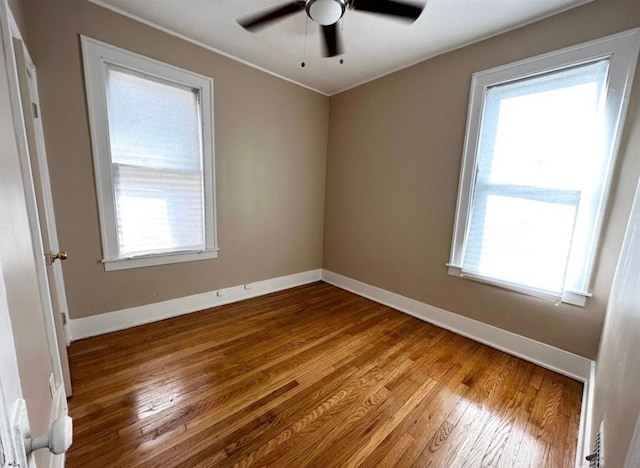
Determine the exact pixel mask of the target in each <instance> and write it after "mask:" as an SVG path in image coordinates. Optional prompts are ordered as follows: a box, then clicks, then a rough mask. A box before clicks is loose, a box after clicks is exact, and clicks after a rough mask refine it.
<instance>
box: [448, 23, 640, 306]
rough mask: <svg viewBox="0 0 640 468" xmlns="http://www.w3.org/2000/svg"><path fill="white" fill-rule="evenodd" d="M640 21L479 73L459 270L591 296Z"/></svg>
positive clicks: (453, 270)
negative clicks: (636, 26)
mask: <svg viewBox="0 0 640 468" xmlns="http://www.w3.org/2000/svg"><path fill="white" fill-rule="evenodd" d="M639 48H640V30H637V29H636V30H633V31H629V32H626V33H621V34H618V35H615V36H610V37H607V38H604V39H600V40H597V41H593V42H590V43H587V44H583V45H580V46H576V47H572V48H569V49H564V50H561V51H558V52H553V53H551V54H546V55H543V56H540V57H536V58H533V59H530V60H525V61H522V62H518V63H514V64H511V65H506V66H503V67H499V68H494V69H491V70H488V71H484V72H480V73H476V74H474V75H473V80H472V85H471V99H470V104H469V117H468V122H467V133H466V139H465V150H464V156H463V168H462V174H461V179H460V186H459V191H458V207H457V211H456V220H455V226H454V236H453V243H452V252H451V260H450V263H449V264H448V267H449V273H450V274H453V275H457V276H464V277H465V278H470V279H473V280H478V281H482V282H487V283H491V284H494V285H498V286H502V287H505V288H509V289H513V290H516V291H520V292H524V293H528V294H532V295H536V296H541V297H549V298H553V299H555V300H557V301H563V302H567V303H571V304H575V305H584V304H585V301H586V298H587V297H588V296H589V295H590V294H589V292H588V288H589V283H590V278H591V270H592V267H593V262H594V257H595V254H596V248H597V245H598V239H599V234H600V230H601V224H602V219H603V212H604V208H605V206H606V198H607V192H608V188H609V183H610V178H611V174H612V171H613V167H614V163H615V154H616V152H617V147H618V142H619V136H620V131H621V129H622V123H623V119H624V111H625V108H626V103H627V99H628V95H629V92H630V88H631V80H632V79H633V74H634V70H635V62H636V59H637V56H638V49H639Z"/></svg>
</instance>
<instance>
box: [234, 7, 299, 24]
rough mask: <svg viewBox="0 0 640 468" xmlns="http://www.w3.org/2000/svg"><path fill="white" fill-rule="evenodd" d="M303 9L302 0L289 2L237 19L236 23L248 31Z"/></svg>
mask: <svg viewBox="0 0 640 468" xmlns="http://www.w3.org/2000/svg"><path fill="white" fill-rule="evenodd" d="M301 10H304V2H303V1H297V2H293V3H289V4H287V5H283V6H279V7H277V8H274V9H271V10H267V11H265V12H263V13H260V14H259V15H253V16H249V17H247V18H244V19H242V20H238V24H239V25H240V26H242V27H243V28H245V29H248V30H249V31H252V30H255V29H258V28H260V27H262V26H267V25H268V23H270V22H272V21H276V20H279V19H282V18H284V17H286V16H289V15H292V14H294V13H298V12H299V11H301Z"/></svg>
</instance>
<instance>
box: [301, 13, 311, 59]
mask: <svg viewBox="0 0 640 468" xmlns="http://www.w3.org/2000/svg"><path fill="white" fill-rule="evenodd" d="M308 31H309V17H308V16H307V17H306V19H305V22H304V46H303V49H302V63H301V64H300V66H301V67H302V68H304V67H305V65H306V63H305V62H304V58H305V57H306V56H307V32H308Z"/></svg>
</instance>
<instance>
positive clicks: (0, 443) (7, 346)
mask: <svg viewBox="0 0 640 468" xmlns="http://www.w3.org/2000/svg"><path fill="white" fill-rule="evenodd" d="M15 424H19V425H20V426H22V427H23V430H26V432H28V424H29V423H28V421H27V419H26V412H25V405H24V400H23V399H22V391H21V386H20V375H19V374H18V361H17V359H16V350H15V346H14V342H13V331H12V328H11V319H10V317H9V307H8V305H7V294H6V290H5V286H4V278H3V276H2V265H1V264H0V468H9V467H12V468H15V467H28V466H30V465H29V464H28V463H27V460H26V457H25V452H24V446H23V442H22V440H21V435H20V433H19V431H16V430H14V427H15ZM25 424H26V427H25ZM31 458H33V457H31Z"/></svg>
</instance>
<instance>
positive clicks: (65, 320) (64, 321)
mask: <svg viewBox="0 0 640 468" xmlns="http://www.w3.org/2000/svg"><path fill="white" fill-rule="evenodd" d="M60 315H62V325H66V324H67V314H65V313H64V312H60Z"/></svg>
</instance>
